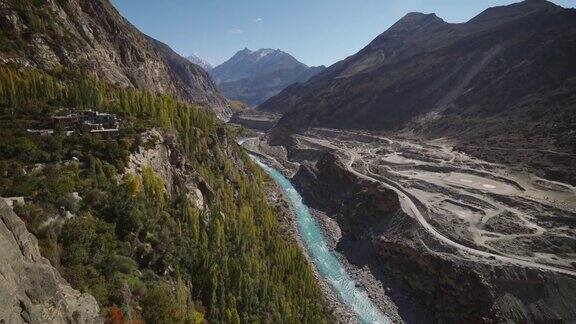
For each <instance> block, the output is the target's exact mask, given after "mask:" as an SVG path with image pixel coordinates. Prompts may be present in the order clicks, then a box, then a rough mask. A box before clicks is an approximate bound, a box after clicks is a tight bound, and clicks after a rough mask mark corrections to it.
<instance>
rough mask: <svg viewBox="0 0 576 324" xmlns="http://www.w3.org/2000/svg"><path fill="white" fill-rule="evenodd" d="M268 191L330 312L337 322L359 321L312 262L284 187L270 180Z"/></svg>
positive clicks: (266, 190) (269, 201) (267, 194)
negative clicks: (307, 264) (312, 273)
mask: <svg viewBox="0 0 576 324" xmlns="http://www.w3.org/2000/svg"><path fill="white" fill-rule="evenodd" d="M264 191H265V193H266V200H267V202H268V204H269V205H270V206H273V207H275V208H276V209H277V211H278V214H279V216H280V219H279V221H280V224H281V227H282V230H283V231H284V232H285V233H286V234H287V236H288V237H290V239H291V240H293V241H294V242H296V244H298V246H299V247H300V249H301V250H302V253H303V254H304V256H305V257H306V259H307V260H308V262H309V263H310V266H311V268H312V270H313V272H314V277H316V281H317V282H318V285H319V286H320V289H321V290H322V295H323V297H324V304H325V305H326V307H327V309H328V313H329V314H330V315H331V316H332V317H333V319H334V320H335V321H336V322H337V323H358V321H357V319H356V317H355V315H354V313H353V312H352V311H351V310H350V308H349V307H348V306H346V305H345V304H344V303H342V302H341V301H340V299H339V298H338V296H336V294H335V293H334V291H333V290H332V288H331V287H330V284H329V283H328V282H327V281H326V279H325V278H324V277H323V276H322V275H320V273H318V271H317V270H316V267H315V266H314V264H313V263H312V260H311V259H310V257H309V255H308V252H307V250H306V247H305V246H304V244H303V243H302V240H301V238H300V234H299V233H298V227H297V226H298V225H297V224H296V218H295V217H296V216H295V215H294V213H293V212H292V209H291V208H290V206H289V204H288V201H287V199H286V197H284V193H283V192H282V189H280V188H279V187H278V185H277V184H276V183H275V182H273V181H270V182H268V183H267V186H266V188H265V190H264Z"/></svg>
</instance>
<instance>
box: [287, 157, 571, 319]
mask: <svg viewBox="0 0 576 324" xmlns="http://www.w3.org/2000/svg"><path fill="white" fill-rule="evenodd" d="M309 153H310V152H309ZM316 156H317V157H316V158H315V159H312V160H315V161H314V162H306V163H305V164H304V165H302V166H301V167H300V170H299V171H298V173H297V174H296V175H295V176H294V178H293V179H292V180H293V181H294V183H295V184H296V186H297V187H298V189H299V192H301V193H302V195H303V197H304V199H305V201H306V203H307V204H308V205H309V206H311V207H313V208H315V209H317V210H320V211H322V212H325V213H326V214H327V215H330V217H332V218H333V219H334V220H335V221H336V222H337V223H338V225H339V227H340V229H341V230H342V238H341V239H340V241H339V243H338V245H337V249H338V250H339V251H340V252H341V253H343V254H344V255H345V256H346V258H347V259H348V260H349V261H350V262H352V263H353V264H355V265H356V266H357V267H359V268H363V267H369V268H371V270H372V272H373V273H376V274H378V273H381V272H382V273H384V274H385V276H386V278H389V279H392V280H393V281H394V282H395V283H398V284H399V287H400V288H401V289H400V290H399V291H396V292H394V294H396V295H401V294H403V293H405V294H408V295H410V296H412V298H414V300H416V302H417V303H419V304H421V305H423V306H424V307H425V309H426V311H427V312H428V314H427V315H426V316H425V318H426V320H425V321H421V322H426V323H501V322H512V323H550V322H558V323H563V322H566V323H568V322H573V321H574V320H575V319H576V312H575V311H574V307H573V306H574V302H575V300H576V295H575V294H574V289H575V288H576V279H575V278H574V277H573V276H569V275H565V274H559V273H554V272H551V271H545V270H540V269H536V268H530V267H521V266H518V265H515V264H506V263H501V262H497V261H490V260H481V259H477V258H474V257H472V256H471V255H468V254H466V253H461V252H460V251H458V250H456V249H454V248H453V247H451V246H449V245H446V244H445V243H444V242H442V241H440V240H438V239H436V238H435V237H433V236H431V235H430V234H429V233H428V232H427V231H426V230H425V229H424V228H423V227H421V226H420V225H419V224H418V222H417V221H416V220H415V219H414V218H412V217H410V216H408V215H407V214H406V213H405V212H404V211H403V210H402V209H401V207H400V204H399V198H398V196H397V194H396V193H395V192H394V191H392V190H389V189H386V188H382V187H381V186H379V185H377V184H375V183H371V182H368V181H366V180H365V179H362V178H359V177H356V176H355V175H354V174H352V173H351V172H350V171H349V170H347V169H346V166H345V165H344V164H343V163H342V161H341V160H340V159H339V158H338V157H337V156H336V155H334V154H333V153H322V152H318V151H317V152H316ZM307 157H308V159H310V157H311V154H308V155H307ZM355 247H356V248H355ZM357 247H362V250H361V251H360V250H358V249H357ZM367 255H368V256H369V257H367ZM372 255H376V256H379V260H374V259H373V257H372ZM393 298H394V295H393ZM412 315H414V314H401V316H402V317H403V318H410V316H412Z"/></svg>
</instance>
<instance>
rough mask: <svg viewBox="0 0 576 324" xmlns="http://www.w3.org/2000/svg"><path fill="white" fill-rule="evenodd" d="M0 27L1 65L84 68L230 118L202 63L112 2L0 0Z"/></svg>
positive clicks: (123, 84) (47, 68)
mask: <svg viewBox="0 0 576 324" xmlns="http://www.w3.org/2000/svg"><path fill="white" fill-rule="evenodd" d="M0 26H1V28H2V33H1V34H0V42H1V43H2V47H1V48H0V63H11V64H15V65H17V66H34V67H37V68H40V69H45V70H53V69H57V68H59V67H67V68H75V69H78V68H84V69H87V70H88V71H90V72H92V73H94V74H95V75H97V76H98V77H99V78H101V79H103V80H105V81H107V82H109V83H112V84H117V85H118V86H121V87H135V88H138V89H145V90H150V91H154V92H160V93H169V94H172V95H174V96H176V97H178V98H179V99H181V100H184V101H187V102H190V103H197V104H201V105H204V106H208V107H211V108H212V109H213V110H214V111H215V112H216V113H217V115H218V116H219V117H221V118H222V119H227V118H229V117H230V109H229V108H228V102H227V100H226V99H224V97H222V96H221V95H220V94H219V92H218V90H217V88H216V86H215V84H214V83H213V82H212V80H211V79H210V77H209V76H208V74H207V73H206V72H205V71H204V70H203V69H202V68H201V67H199V66H197V65H195V64H192V63H191V62H190V61H188V60H186V59H185V58H183V57H181V56H179V55H178V54H176V53H175V52H174V51H172V50H171V49H170V48H169V47H168V46H166V45H165V44H162V43H160V42H158V41H156V40H154V39H152V38H150V37H148V36H146V35H144V34H143V33H141V32H140V31H139V30H138V29H136V28H135V27H134V26H133V25H131V24H130V23H129V22H128V21H127V20H126V19H124V18H123V17H122V16H121V15H120V14H119V13H118V11H116V9H115V8H114V7H113V6H112V5H111V4H110V2H109V1H108V0H69V1H56V0H46V1H16V0H1V1H0Z"/></svg>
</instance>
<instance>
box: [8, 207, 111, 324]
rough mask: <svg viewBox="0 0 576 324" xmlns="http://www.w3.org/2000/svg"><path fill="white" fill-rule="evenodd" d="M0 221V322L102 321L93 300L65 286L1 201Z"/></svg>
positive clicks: (35, 241) (31, 236) (33, 241)
mask: <svg viewBox="0 0 576 324" xmlns="http://www.w3.org/2000/svg"><path fill="white" fill-rule="evenodd" d="M0 220H1V221H0V260H2V263H1V264H0V322H2V323H99V322H101V321H102V320H101V319H100V318H99V317H98V316H99V308H98V304H97V302H96V300H95V299H94V297H92V296H90V295H87V294H82V293H80V292H78V291H77V290H74V289H72V288H71V287H70V286H69V285H68V283H67V282H66V281H65V280H64V279H63V278H62V277H61V276H60V274H59V273H58V271H57V270H56V269H55V268H54V267H52V266H51V265H50V263H49V262H48V260H46V259H45V258H44V257H42V256H41V255H40V251H39V248H38V242H37V240H36V238H35V237H34V235H32V234H30V233H29V232H28V230H26V226H25V225H24V223H23V222H22V221H21V220H20V218H18V216H16V214H14V212H12V210H11V209H10V207H8V205H6V203H5V202H4V201H3V200H0Z"/></svg>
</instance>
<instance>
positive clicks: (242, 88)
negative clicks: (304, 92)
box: [210, 48, 325, 106]
mask: <svg viewBox="0 0 576 324" xmlns="http://www.w3.org/2000/svg"><path fill="white" fill-rule="evenodd" d="M324 69H325V67H324V66H319V67H309V66H307V65H305V64H303V63H301V62H299V61H298V60H296V59H295V58H294V57H293V56H292V55H290V54H288V53H285V52H283V51H281V50H278V49H276V50H274V49H269V48H262V49H259V50H257V51H251V50H249V49H247V48H245V49H243V50H241V51H239V52H237V53H236V54H235V55H234V56H233V57H232V58H230V59H229V60H228V61H226V62H224V63H222V64H221V65H219V66H217V67H215V68H214V69H212V70H210V75H212V77H213V78H214V81H215V82H216V84H217V85H218V87H219V88H220V90H221V91H222V93H223V94H224V95H225V96H226V97H227V98H229V99H234V100H239V101H242V102H244V103H245V104H247V105H248V106H257V105H259V104H260V103H262V102H264V101H265V100H266V99H268V98H270V97H272V96H274V95H276V94H278V93H279V92H280V91H282V90H283V89H284V88H286V87H287V86H289V85H291V84H293V83H296V82H305V81H307V80H308V79H309V78H310V77H311V76H313V75H315V74H317V73H318V72H320V71H322V70H324Z"/></svg>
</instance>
